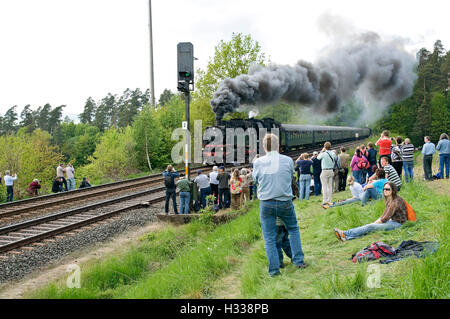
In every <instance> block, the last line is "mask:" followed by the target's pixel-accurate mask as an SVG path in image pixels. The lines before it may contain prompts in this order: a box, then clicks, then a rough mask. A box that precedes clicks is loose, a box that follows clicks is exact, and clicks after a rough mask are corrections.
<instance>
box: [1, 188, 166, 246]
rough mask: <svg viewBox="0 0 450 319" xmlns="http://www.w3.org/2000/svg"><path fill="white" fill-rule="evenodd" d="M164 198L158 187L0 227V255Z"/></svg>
mask: <svg viewBox="0 0 450 319" xmlns="http://www.w3.org/2000/svg"><path fill="white" fill-rule="evenodd" d="M164 199H165V193H164V192H162V191H161V188H160V187H156V188H152V189H150V190H145V191H140V192H136V193H133V194H128V195H124V196H121V197H118V198H114V199H110V200H106V201H102V202H98V203H95V204H90V205H87V206H83V207H79V208H74V209H70V210H66V211H63V212H58V213H55V214H52V215H48V216H45V217H40V218H35V219H32V220H29V221H25V222H20V223H17V224H14V225H10V226H6V227H2V228H0V253H6V252H9V251H11V250H14V249H17V248H22V247H25V249H31V248H32V247H29V246H28V245H30V244H34V243H36V242H40V241H42V240H44V239H48V238H50V237H54V236H56V235H60V234H63V233H67V232H70V231H72V230H75V229H78V228H81V227H84V226H86V225H89V224H93V223H97V222H99V221H102V220H105V219H108V218H111V217H113V216H116V215H118V214H120V213H122V212H124V211H127V210H131V209H136V208H140V207H145V206H149V205H151V204H154V203H157V202H161V201H162V200H164Z"/></svg>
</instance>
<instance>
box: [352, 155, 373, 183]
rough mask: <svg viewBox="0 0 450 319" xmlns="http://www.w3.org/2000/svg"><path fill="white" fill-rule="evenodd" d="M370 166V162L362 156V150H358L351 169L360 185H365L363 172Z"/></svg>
mask: <svg viewBox="0 0 450 319" xmlns="http://www.w3.org/2000/svg"><path fill="white" fill-rule="evenodd" d="M368 166H369V161H368V160H367V158H366V157H365V156H364V155H362V153H361V150H360V149H359V148H357V149H356V152H355V155H353V158H352V161H351V163H350V168H351V170H352V174H353V177H354V178H355V181H356V182H358V183H359V184H361V185H362V184H365V182H366V181H365V180H364V181H363V180H362V174H361V172H362V171H364V170H365V169H367V167H368Z"/></svg>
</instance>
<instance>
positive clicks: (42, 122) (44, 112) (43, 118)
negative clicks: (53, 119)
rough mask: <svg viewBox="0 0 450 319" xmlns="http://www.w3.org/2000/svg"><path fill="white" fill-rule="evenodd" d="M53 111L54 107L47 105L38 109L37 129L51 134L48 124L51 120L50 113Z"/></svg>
mask: <svg viewBox="0 0 450 319" xmlns="http://www.w3.org/2000/svg"><path fill="white" fill-rule="evenodd" d="M51 110H52V106H51V105H50V104H48V103H47V104H45V105H44V106H43V107H39V108H38V109H37V121H36V124H37V127H38V128H40V129H41V130H44V131H47V132H49V129H48V123H49V120H50V112H51Z"/></svg>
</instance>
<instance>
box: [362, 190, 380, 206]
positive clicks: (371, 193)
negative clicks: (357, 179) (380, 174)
mask: <svg viewBox="0 0 450 319" xmlns="http://www.w3.org/2000/svg"><path fill="white" fill-rule="evenodd" d="M378 197H379V196H378V192H377V190H376V188H368V189H366V190H365V191H364V195H363V198H362V200H361V204H362V205H363V206H364V205H366V203H367V202H368V201H369V199H371V198H373V199H374V200H377V199H378Z"/></svg>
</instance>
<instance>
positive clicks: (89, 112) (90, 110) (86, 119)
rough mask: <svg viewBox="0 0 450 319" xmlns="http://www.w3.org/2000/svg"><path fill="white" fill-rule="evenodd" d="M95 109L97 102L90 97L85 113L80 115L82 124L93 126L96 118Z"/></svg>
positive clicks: (85, 106)
mask: <svg viewBox="0 0 450 319" xmlns="http://www.w3.org/2000/svg"><path fill="white" fill-rule="evenodd" d="M95 109H96V105H95V101H94V99H93V98H92V97H89V98H88V99H87V100H86V103H85V104H84V110H83V113H81V114H80V115H78V118H79V119H80V122H81V123H84V124H86V123H87V124H92V121H93V119H94V117H95Z"/></svg>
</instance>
